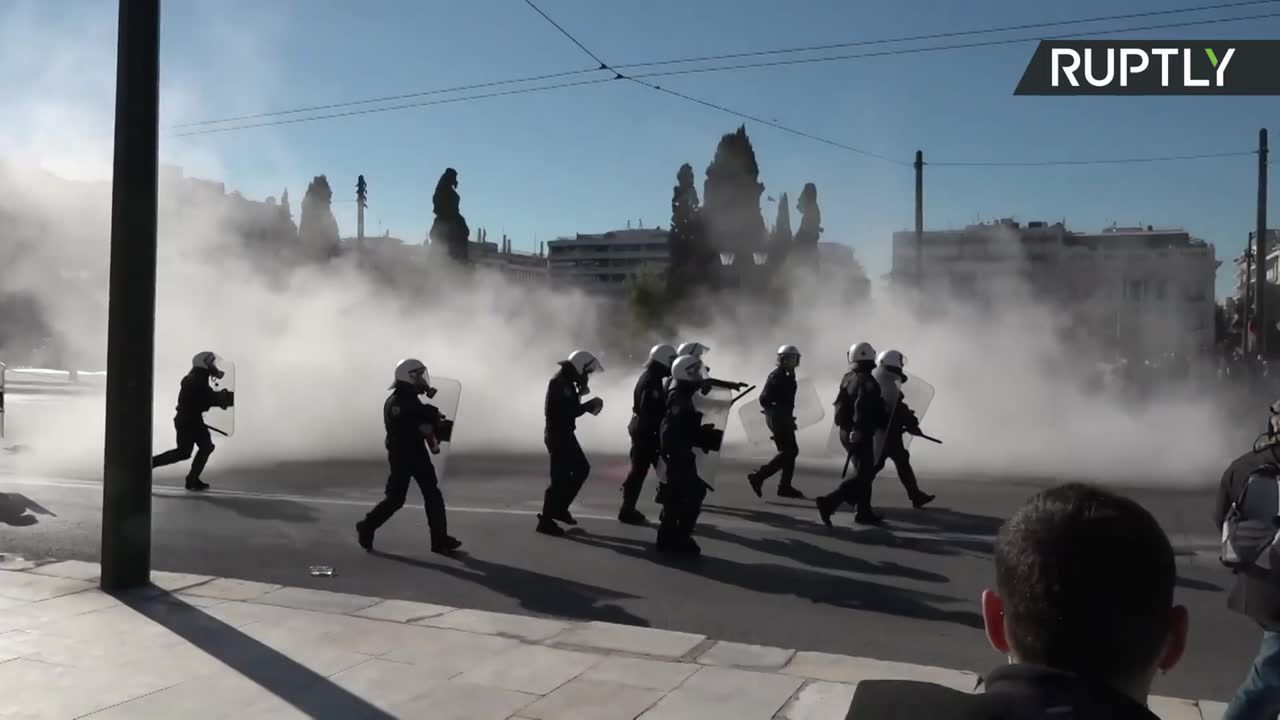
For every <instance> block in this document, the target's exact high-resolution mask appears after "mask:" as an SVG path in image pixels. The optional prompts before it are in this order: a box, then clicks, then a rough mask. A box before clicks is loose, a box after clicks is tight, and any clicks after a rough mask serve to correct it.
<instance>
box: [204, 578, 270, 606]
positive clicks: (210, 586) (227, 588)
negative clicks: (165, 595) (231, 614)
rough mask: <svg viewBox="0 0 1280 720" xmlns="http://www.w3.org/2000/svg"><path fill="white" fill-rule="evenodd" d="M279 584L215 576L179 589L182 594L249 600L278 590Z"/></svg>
mask: <svg viewBox="0 0 1280 720" xmlns="http://www.w3.org/2000/svg"><path fill="white" fill-rule="evenodd" d="M279 589H280V586H279V585H272V584H269V583H259V582H251V581H249V580H234V579H231V578H217V579H215V580H211V581H209V582H207V583H204V584H203V585H196V586H194V587H189V588H185V589H184V590H182V591H181V593H180V594H182V595H199V596H201V597H212V598H218V599H220V600H240V601H249V600H256V599H257V598H260V597H262V596H263V595H266V594H267V593H269V592H271V591H273V590H279Z"/></svg>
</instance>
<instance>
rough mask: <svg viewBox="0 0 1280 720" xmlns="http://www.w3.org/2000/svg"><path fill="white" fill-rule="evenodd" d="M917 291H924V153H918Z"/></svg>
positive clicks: (918, 151)
mask: <svg viewBox="0 0 1280 720" xmlns="http://www.w3.org/2000/svg"><path fill="white" fill-rule="evenodd" d="M915 165H916V272H915V275H916V291H917V292H923V290H924V153H923V152H921V151H920V150H917V151H916V163H915Z"/></svg>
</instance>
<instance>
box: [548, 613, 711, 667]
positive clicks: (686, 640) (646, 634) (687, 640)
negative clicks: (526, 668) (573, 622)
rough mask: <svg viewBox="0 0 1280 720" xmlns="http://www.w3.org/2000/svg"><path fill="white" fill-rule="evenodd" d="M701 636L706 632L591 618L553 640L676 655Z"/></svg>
mask: <svg viewBox="0 0 1280 720" xmlns="http://www.w3.org/2000/svg"><path fill="white" fill-rule="evenodd" d="M703 640H706V636H705V635H694V634H692V633H682V632H674V631H672V630H655V629H653V628H643V627H633V626H631V625H617V624H614V623H606V622H595V621H593V622H589V623H583V624H581V625H578V626H577V627H575V628H573V629H572V630H569V631H568V632H565V633H564V634H562V635H560V636H559V637H557V638H556V643H557V644H563V645H574V646H577V647H584V648H591V649H596V650H609V651H612V652H626V653H633V654H636V655H652V656H654V657H664V658H671V659H676V658H681V657H684V656H685V655H686V654H688V653H689V651H690V650H692V649H694V648H695V647H697V646H698V645H699V644H700V643H702V641H703Z"/></svg>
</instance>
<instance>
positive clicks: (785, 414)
mask: <svg viewBox="0 0 1280 720" xmlns="http://www.w3.org/2000/svg"><path fill="white" fill-rule="evenodd" d="M760 409H761V411H762V412H763V413H764V418H765V422H766V423H767V424H768V427H769V431H770V432H771V433H773V444H774V446H775V447H777V449H778V454H777V455H774V456H773V459H772V460H770V461H769V462H768V463H766V464H765V465H763V466H761V467H760V469H758V470H756V471H755V472H754V473H751V475H750V476H749V477H750V479H751V486H752V488H755V489H756V492H757V494H758V493H759V487H760V484H761V483H763V482H764V481H765V480H767V479H769V478H770V477H771V476H772V475H773V474H774V473H776V472H778V471H779V470H781V471H782V477H781V478H780V479H779V480H778V493H779V494H784V493H787V492H789V491H791V490H792V489H793V488H792V487H791V478H792V476H793V475H794V474H795V471H796V458H797V457H799V455H800V446H799V445H797V444H796V419H795V410H796V373H795V371H794V370H790V369H786V368H781V367H779V368H775V369H774V371H773V372H771V373H769V378H768V379H767V380H765V381H764V388H763V389H762V390H761V391H760Z"/></svg>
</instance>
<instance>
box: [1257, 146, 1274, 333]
mask: <svg viewBox="0 0 1280 720" xmlns="http://www.w3.org/2000/svg"><path fill="white" fill-rule="evenodd" d="M1253 241H1254V250H1253V257H1254V272H1255V273H1256V278H1257V283H1258V289H1257V290H1256V291H1254V294H1253V319H1254V324H1255V325H1257V326H1258V354H1259V355H1261V356H1263V357H1267V349H1268V348H1267V335H1269V334H1270V333H1268V332H1267V304H1266V299H1267V129H1266V128H1262V129H1261V130H1259V131H1258V230H1257V234H1256V235H1254V237H1253Z"/></svg>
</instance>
